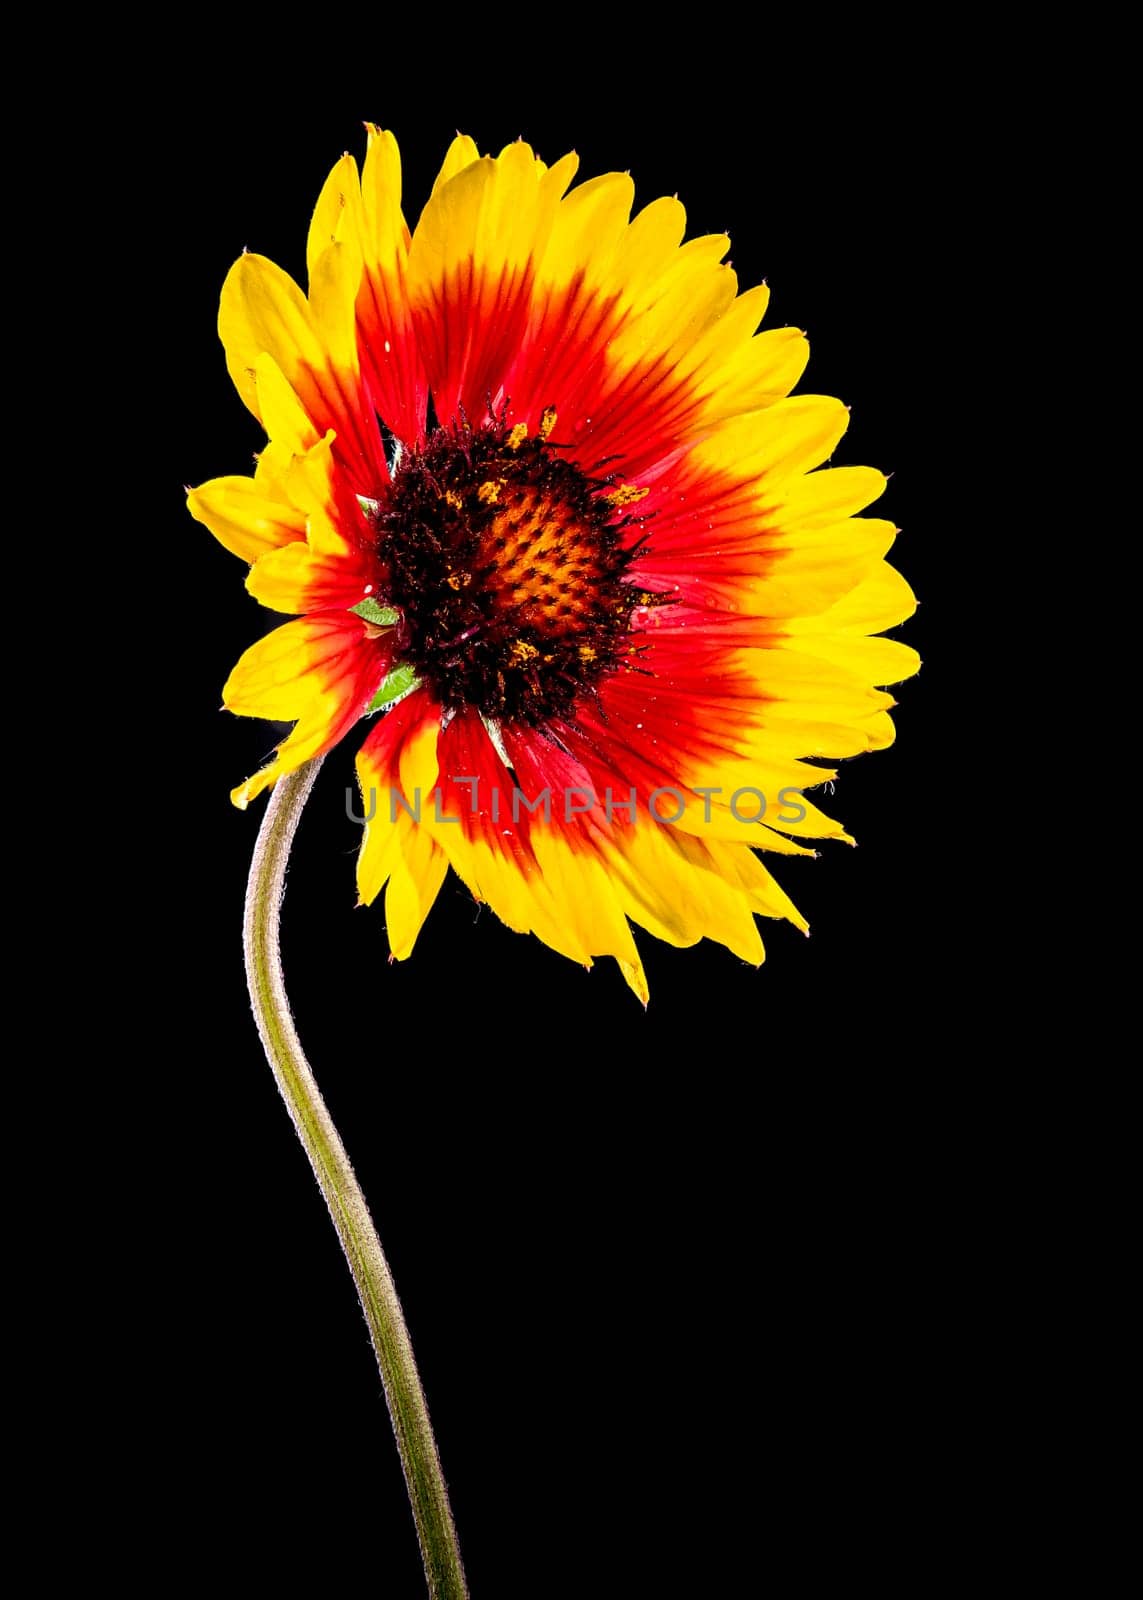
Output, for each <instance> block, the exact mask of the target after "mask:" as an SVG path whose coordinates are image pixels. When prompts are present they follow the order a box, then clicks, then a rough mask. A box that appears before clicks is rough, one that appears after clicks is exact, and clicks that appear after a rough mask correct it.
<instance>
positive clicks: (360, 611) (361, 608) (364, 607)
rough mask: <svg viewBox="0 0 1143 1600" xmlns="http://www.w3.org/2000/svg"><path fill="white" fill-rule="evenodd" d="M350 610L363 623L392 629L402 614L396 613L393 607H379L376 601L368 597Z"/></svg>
mask: <svg viewBox="0 0 1143 1600" xmlns="http://www.w3.org/2000/svg"><path fill="white" fill-rule="evenodd" d="M349 609H350V610H351V611H352V612H353V615H354V616H355V617H360V618H361V619H362V621H363V622H372V623H375V624H376V626H377V627H379V628H391V627H392V626H393V624H394V623H395V622H396V620H397V618H398V617H399V616H400V612H399V611H394V610H393V607H392V606H379V605H378V604H377V602H376V600H372V599H370V598H369V597H368V596H366V598H365V599H364V600H359V601H358V603H357V604H356V605H355V606H350V608H349Z"/></svg>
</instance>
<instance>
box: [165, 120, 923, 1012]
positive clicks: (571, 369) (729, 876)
mask: <svg viewBox="0 0 1143 1600" xmlns="http://www.w3.org/2000/svg"><path fill="white" fill-rule="evenodd" d="M576 164H577V163H576V158H575V156H574V155H569V156H565V157H564V159H563V160H562V161H559V162H557V163H556V164H555V166H552V167H548V166H546V165H545V164H544V163H543V162H542V161H540V160H539V159H538V158H537V157H536V156H535V155H534V154H533V152H532V150H531V149H530V148H529V147H528V146H527V145H526V144H523V143H517V144H514V145H510V146H509V147H508V148H507V149H505V150H504V151H502V152H501V154H500V155H499V156H498V157H495V158H492V157H487V156H485V157H481V156H480V155H479V154H478V152H477V149H476V147H475V145H474V144H473V142H472V141H471V140H470V139H468V138H465V137H461V136H458V137H457V139H456V140H455V141H454V142H453V144H452V145H451V147H450V149H449V151H448V154H447V156H446V158H445V162H444V165H443V167H442V169H441V172H440V176H439V177H438V179H437V181H436V184H435V186H434V188H433V191H432V195H431V197H430V199H429V201H428V204H427V205H426V206H425V209H424V211H423V212H422V214H421V217H420V221H419V222H418V223H417V226H416V229H415V230H414V231H413V232H412V234H410V231H409V229H408V227H407V226H406V223H405V220H404V217H403V215H402V211H401V173H400V160H399V156H398V151H397V146H396V143H395V141H394V139H393V137H392V135H391V134H389V133H386V132H382V131H381V130H380V129H377V128H374V127H370V128H369V130H368V151H367V154H366V158H365V163H364V166H363V168H362V169H361V171H360V174H359V172H358V168H357V164H356V162H355V161H354V159H353V158H352V157H351V156H348V155H347V156H345V157H343V158H342V160H341V161H340V162H338V164H337V166H336V167H335V168H334V169H333V172H332V173H331V174H330V177H329V179H328V181H327V182H326V184H325V187H324V188H323V190H322V193H321V196H320V198H319V200H318V203H317V207H316V210H315V212H314V215H313V220H312V223H311V226H310V232H309V241H308V250H307V264H308V271H309V292H308V295H304V294H303V293H302V292H301V290H300V289H299V288H298V287H297V285H296V284H295V283H294V282H293V281H292V279H290V278H289V277H288V276H287V275H286V274H285V273H283V272H282V271H281V270H280V269H279V268H277V267H276V266H274V264H273V263H272V262H270V261H268V260H266V259H264V258H263V257H261V256H257V255H244V256H242V258H241V259H240V260H239V261H238V262H237V263H236V264H235V266H234V267H233V269H232V270H231V272H230V274H229V276H228V278H227V280H226V284H225V286H224V288H223V293H222V306H221V312H220V318H219V329H220V333H221V336H222V340H223V344H224V345H225V348H226V355H227V363H228V366H229V370H230V373H231V376H232V377H233V379H234V382H235V384H236V385H237V387H238V390H239V393H240V394H241V395H242V398H243V399H244V400H245V402H246V404H247V405H248V406H249V407H250V409H251V411H252V412H253V413H254V415H255V416H256V417H257V418H258V419H259V420H260V422H261V423H262V425H263V426H264V428H265V430H266V433H267V436H268V443H267V445H266V447H265V449H264V450H263V451H262V453H261V455H260V456H259V457H258V461H257V467H256V470H255V473H254V475H253V477H227V478H218V479H215V480H213V481H212V482H210V483H207V484H204V485H203V486H202V487H201V488H199V489H197V490H194V491H192V493H191V496H190V508H191V511H192V514H193V515H194V516H195V517H197V518H198V519H199V520H200V521H201V522H204V523H205V524H206V525H207V526H208V527H209V528H210V529H211V530H212V532H213V533H214V534H215V535H216V536H217V537H218V538H219V539H220V540H221V541H222V543H223V544H224V545H226V546H227V548H228V549H230V550H232V551H233V552H234V553H235V554H236V555H238V556H240V557H242V558H243V559H244V560H245V561H247V562H249V563H250V564H251V567H250V574H249V577H248V579H247V585H248V587H249V589H250V591H251V593H252V594H254V595H255V596H256V597H257V599H259V600H260V601H261V602H262V603H263V604H264V605H266V606H268V607H270V608H271V609H272V610H275V611H278V612H285V613H289V614H293V615H294V616H295V618H296V620H293V621H290V622H287V623H285V624H284V625H282V626H280V627H278V628H277V629H276V630H275V631H273V632H272V633H270V634H268V635H267V636H266V637H265V638H263V639H262V640H260V641H259V642H258V643H257V644H255V645H254V646H253V647H252V648H251V649H250V650H248V651H247V652H246V654H245V655H244V656H243V657H242V659H241V660H240V661H239V663H238V665H237V667H236V668H235V670H234V672H233V673H232V674H231V676H230V679H229V681H228V682H227V684H226V687H225V690H224V703H225V704H226V706H227V707H228V708H229V709H230V710H232V711H235V712H238V713H239V714H242V715H247V716H258V717H266V718H271V719H276V720H285V721H292V722H294V723H295V727H294V730H293V732H292V733H291V734H290V735H289V737H288V738H287V739H286V740H285V741H284V742H283V743H282V745H281V746H280V747H279V748H278V750H277V752H276V755H275V757H274V759H273V761H271V763H270V764H269V765H268V766H266V767H265V768H263V770H262V771H261V772H259V773H257V774H256V775H255V776H254V777H252V778H250V779H248V780H247V782H246V783H244V784H243V785H241V787H240V788H238V789H237V790H235V793H234V798H235V801H236V803H237V804H239V805H242V806H244V805H245V804H246V803H247V802H248V801H249V800H250V799H251V798H252V797H253V796H255V795H257V794H258V793H259V792H260V791H261V790H263V789H265V788H267V787H268V786H269V785H271V784H273V783H274V782H275V780H276V779H277V778H278V777H280V776H281V775H282V774H283V773H286V772H289V771H291V770H293V769H294V768H296V767H297V766H299V765H300V764H301V763H302V762H304V761H306V760H308V759H310V758H311V757H313V756H316V755H319V754H321V753H322V752H324V751H326V750H328V749H329V748H330V747H331V746H332V745H333V744H335V743H336V742H337V741H338V740H340V739H341V737H342V736H343V735H344V734H346V733H347V732H348V731H349V730H350V729H351V728H352V727H353V725H354V724H355V723H357V722H358V721H360V720H361V719H362V718H364V717H370V718H371V722H370V727H369V732H368V734H367V736H366V738H365V741H364V744H363V745H362V747H361V750H360V753H359V756H358V773H359V777H360V781H361V786H362V790H363V793H364V796H365V806H366V815H367V816H368V818H369V821H368V823H367V826H366V831H365V838H364V842H363V845H362V850H361V855H360V860H359V865H358V887H359V892H360V896H361V898H362V900H364V901H366V902H370V901H372V900H374V899H375V898H376V897H377V896H378V895H379V894H380V892H381V891H382V889H384V891H385V909H386V919H387V924H388V931H389V939H390V945H391V948H392V951H393V953H394V955H395V956H397V957H405V956H407V955H409V953H410V952H411V950H412V948H413V945H414V942H415V940H416V938H417V934H418V932H419V930H420V928H421V926H422V924H423V922H424V919H425V916H426V915H427V913H428V911H429V908H430V907H431V905H432V903H433V900H434V899H435V898H436V895H437V892H438V891H439V889H440V886H441V883H442V881H443V879H444V876H445V874H446V872H447V870H448V868H449V867H450V866H451V867H452V868H453V869H454V871H455V872H456V873H457V874H458V875H459V877H460V878H461V879H462V880H463V881H464V883H465V884H466V885H467V886H468V888H469V889H470V890H471V892H472V893H473V894H474V895H475V896H476V897H477V899H479V900H482V901H487V902H488V904H489V905H490V906H491V907H492V909H493V910H494V911H495V912H496V913H497V914H498V915H499V916H500V917H501V918H502V919H503V920H504V921H505V922H506V923H507V924H508V925H509V926H510V927H512V928H515V929H518V930H520V931H530V932H533V933H535V934H537V935H538V936H539V937H540V938H541V939H542V940H544V941H545V942H546V943H547V944H549V945H551V946H552V947H553V948H554V949H556V950H558V951H561V952H562V953H563V954H565V955H567V956H569V957H571V958H572V959H573V960H575V961H578V962H581V963H583V964H584V965H585V966H590V965H591V961H592V958H593V957H594V956H599V955H610V956H614V957H615V959H616V960H617V961H618V962H619V964H620V967H621V969H622V971H623V973H624V976H625V977H626V979H627V981H628V983H629V984H630V985H631V987H632V988H633V989H634V990H635V992H636V993H637V994H639V995H640V996H641V997H642V998H643V999H646V993H647V991H646V983H645V979H644V976H643V968H642V963H641V961H640V958H639V954H638V951H637V949H636V947H635V943H634V939H633V937H632V932H631V926H630V924H631V923H636V924H638V925H639V926H641V927H643V928H645V929H647V930H648V931H649V932H651V933H653V934H655V935H657V936H658V937H659V938H662V939H665V940H668V941H669V942H670V943H672V944H676V945H689V944H694V943H696V942H697V941H698V940H699V939H701V938H704V937H706V938H711V939H715V940H717V941H719V942H720V943H722V944H724V945H726V946H727V947H728V948H729V949H731V950H732V951H734V952H735V953H736V954H737V955H739V956H741V957H742V958H743V959H745V960H747V961H750V962H753V963H758V962H760V961H761V960H762V956H763V950H762V943H761V940H760V938H759V934H758V930H757V926H756V924H755V920H754V917H755V914H756V913H761V914H763V915H767V916H773V917H784V918H787V919H789V920H790V921H792V922H794V923H795V924H796V925H798V926H799V927H803V928H804V927H805V923H804V921H803V919H802V918H801V917H800V915H799V913H798V912H797V910H796V909H795V908H794V906H793V905H792V904H791V902H790V901H789V899H788V898H787V897H786V895H785V894H784V893H783V892H782V890H781V889H780V888H779V887H778V885H777V884H776V883H775V881H774V879H773V878H772V877H771V875H770V873H769V872H768V871H767V869H766V867H765V866H764V865H763V864H762V862H761V861H760V860H759V858H758V856H757V855H756V854H755V851H756V850H764V851H773V852H779V853H785V854H808V853H812V852H811V851H810V850H809V849H808V847H807V845H806V844H805V843H803V842H802V841H804V840H807V839H814V838H821V837H834V838H840V839H845V838H846V835H845V833H844V832H843V831H842V829H841V827H840V825H839V824H837V823H835V822H832V821H831V820H830V819H829V818H828V817H826V816H825V815H823V813H822V812H821V811H820V810H818V808H817V807H816V805H815V804H814V803H813V802H812V801H811V799H810V798H809V797H808V795H807V793H806V791H807V790H808V789H811V788H813V787H814V786H815V785H818V784H821V783H823V782H824V781H826V780H827V779H829V778H831V777H832V776H833V775H834V774H833V772H832V770H831V769H830V768H829V767H827V766H822V765H818V764H815V763H816V762H817V760H818V759H819V758H823V757H824V758H826V759H827V760H829V759H835V758H838V757H844V756H850V755H855V754H857V753H859V752H860V751H863V750H871V749H878V748H880V747H882V746H884V745H887V744H889V743H890V742H891V740H892V738H893V728H892V724H891V722H890V719H889V715H888V710H889V708H890V706H891V705H892V703H893V702H892V700H891V699H890V697H889V696H888V695H887V694H885V693H884V692H883V690H882V688H881V687H880V686H882V685H884V684H887V683H894V682H897V681H898V680H899V679H901V678H903V677H907V676H908V675H909V674H910V673H912V672H914V671H915V670H916V667H917V664H918V662H917V657H916V655H915V653H914V652H913V651H912V650H910V649H909V648H908V647H907V646H906V645H903V644H900V643H898V642H897V641H895V640H889V639H885V638H880V637H875V635H876V634H878V633H879V631H880V630H883V629H885V628H889V627H892V626H894V625H895V624H896V623H898V622H900V621H902V620H903V619H904V618H905V617H907V616H908V615H909V614H910V613H911V612H912V610H913V606H914V601H913V597H912V595H911V593H910V591H909V589H908V586H907V585H906V584H905V582H904V581H903V580H902V579H901V578H900V577H899V576H898V574H897V573H896V572H895V571H894V570H893V568H892V567H890V566H889V565H888V564H887V563H886V562H885V560H884V556H885V553H886V551H887V550H888V548H889V546H890V544H891V543H892V540H893V537H894V532H895V530H894V528H893V527H892V525H891V524H889V523H887V522H883V521H878V520H874V519H870V518H863V517H857V516H855V513H857V512H860V511H862V510H863V509H864V508H865V507H867V506H868V505H869V504H870V503H871V502H872V501H873V500H875V499H876V498H877V496H878V495H879V494H880V493H881V492H882V489H883V488H884V483H885V480H884V478H883V477H882V476H881V474H880V473H878V472H875V471H873V470H871V469H869V468H864V467H842V468H833V469H825V468H822V463H823V462H824V461H826V459H827V458H828V457H829V456H830V455H831V453H832V452H833V450H834V448H835V447H836V445H837V443H838V441H839V440H840V438H841V436H842V434H843V433H844V431H845V427H846V421H847V413H846V410H845V408H844V407H843V406H842V405H841V404H840V403H839V402H838V401H836V400H831V399H827V398H823V397H820V396H816V395H802V396H797V397H791V396H790V391H791V389H792V388H793V387H794V385H795V383H796V382H797V381H798V379H799V377H800V376H801V373H802V369H803V367H804V365H805V361H806V355H807V347H806V342H805V339H804V338H803V336H802V334H801V333H800V332H799V331H798V330H797V329H793V328H778V329H773V330H770V331H767V332H763V333H759V332H757V331H756V330H757V328H758V325H759V322H760V321H761V318H762V314H763V312H764V310H765V307H766V302H767V298H768V293H767V290H766V288H765V287H759V288H754V289H749V290H747V291H746V292H745V293H742V294H739V293H738V285H737V280H736V278H735V275H734V273H733V272H732V270H731V269H730V268H729V267H728V266H726V265H724V264H723V258H724V257H725V255H726V252H727V249H728V247H729V241H728V240H727V239H726V238H725V237H724V236H721V235H720V236H713V237H704V238H698V239H692V240H690V241H689V242H687V243H683V233H684V220H685V219H684V213H683V209H682V207H681V205H680V204H679V202H678V201H677V200H668V199H661V200H657V201H654V202H653V203H652V204H651V205H649V206H647V207H646V208H645V209H643V210H642V211H640V212H639V213H638V214H637V215H636V216H634V217H632V216H631V210H632V202H633V188H632V184H631V180H630V179H629V178H628V177H626V176H624V175H621V174H619V173H610V174H607V175H605V176H603V177H599V178H595V179H592V180H590V181H588V182H586V183H583V184H580V185H579V186H578V187H576V188H570V189H569V185H570V184H571V181H572V178H573V176H574V174H575V169H576Z"/></svg>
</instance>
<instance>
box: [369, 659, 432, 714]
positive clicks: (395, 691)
mask: <svg viewBox="0 0 1143 1600" xmlns="http://www.w3.org/2000/svg"><path fill="white" fill-rule="evenodd" d="M420 681H421V680H420V678H418V677H417V675H416V673H415V672H414V671H413V669H412V667H409V666H405V667H394V668H393V670H392V672H391V673H390V674H389V676H388V677H387V678H386V679H385V682H384V683H383V684H382V685H381V687H380V689H378V691H377V693H376V694H375V695H374V696H373V699H372V700H371V701H370V702H369V704H368V706H367V707H366V708H365V710H366V715H368V714H369V712H371V711H380V710H381V708H382V706H389V705H392V704H393V701H394V700H400V699H401V697H402V695H406V694H408V693H409V691H410V690H412V689H415V688H416V687H417V685H418V684H419V683H420Z"/></svg>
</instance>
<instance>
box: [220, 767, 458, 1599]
mask: <svg viewBox="0 0 1143 1600" xmlns="http://www.w3.org/2000/svg"><path fill="white" fill-rule="evenodd" d="M320 766H321V760H320V758H319V759H318V760H316V761H310V762H308V763H307V764H306V765H305V766H303V767H301V768H299V770H298V771H297V772H293V773H290V774H289V775H288V776H287V777H284V778H279V779H278V782H277V784H276V785H275V787H274V791H273V793H272V794H271V796H270V803H269V806H268V807H267V810H266V815H265V818H264V819H263V822H262V827H261V830H260V831H259V834H258V842H257V844H256V845H255V847H254V860H253V862H252V863H251V867H250V878H249V882H248V883H247V886H246V920H245V925H244V940H245V946H246V979H247V982H248V984H249V986H250V999H251V1003H252V1004H253V1007H254V1016H255V1018H256V1020H257V1023H258V1032H259V1033H260V1034H261V1036H262V1043H263V1045H264V1047H265V1050H266V1055H267V1057H268V1059H269V1062H270V1066H271V1067H272V1069H273V1072H274V1079H275V1081H276V1083H277V1085H278V1088H279V1090H280V1091H281V1095H282V1099H283V1100H284V1101H285V1102H286V1109H287V1110H288V1111H289V1113H290V1116H291V1118H292V1119H293V1123H294V1127H295V1128H296V1129H297V1134H298V1138H299V1139H300V1140H301V1141H302V1144H303V1146H304V1147H305V1152H306V1154H307V1156H309V1159H310V1166H311V1167H312V1168H313V1172H314V1177H315V1178H316V1179H317V1181H318V1187H319V1188H320V1190H321V1192H322V1194H323V1195H324V1196H325V1203H326V1205H327V1206H328V1207H329V1214H330V1216H331V1217H332V1218H333V1225H334V1227H335V1228H336V1229H337V1236H338V1238H339V1239H340V1240H341V1248H342V1250H343V1251H344V1252H345V1259H346V1260H347V1261H348V1263H349V1270H350V1271H351V1272H352V1274H353V1281H354V1283H355V1284H356V1285H357V1293H358V1296H359V1297H360V1300H361V1308H362V1310H363V1311H364V1313H365V1320H366V1322H367V1323H368V1324H369V1333H370V1336H371V1337H372V1340H373V1349H374V1351H375V1352H376V1355H377V1365H378V1367H379V1368H380V1369H381V1382H382V1383H383V1385H384V1387H385V1399H386V1401H387V1402H388V1405H389V1416H390V1417H391V1419H392V1422H393V1431H394V1433H395V1434H396V1435H397V1449H398V1451H399V1452H400V1456H401V1465H402V1467H403V1469H404V1472H405V1483H406V1485H407V1486H408V1490H409V1499H410V1501H411V1502H412V1507H413V1517H414V1519H415V1520H416V1524H417V1537H418V1539H419V1540H420V1545H421V1558H422V1560H423V1562H424V1566H425V1576H426V1578H427V1580H428V1585H429V1594H430V1595H431V1596H432V1597H433V1600H466V1597H467V1595H468V1588H467V1585H466V1583H465V1579H464V1568H463V1566H462V1564H461V1559H460V1547H459V1545H458V1543H457V1538H456V1528H455V1527H454V1525H453V1520H452V1511H451V1510H450V1508H449V1502H448V1490H447V1489H446V1487H445V1481H444V1474H443V1473H442V1472H441V1464H440V1457H439V1456H438V1454H437V1446H436V1440H435V1439H434V1438H433V1430H432V1426H431V1424H430V1422H429V1412H428V1407H427V1406H426V1404H425V1395H424V1391H423V1389H422V1388H421V1380H420V1377H419V1375H418V1373H417V1364H416V1361H415V1359H414V1357H413V1347H412V1344H411V1343H410V1341H409V1331H408V1329H407V1328H406V1326H405V1318H404V1316H403V1315H402V1312H401V1303H400V1301H399V1300H398V1299H397V1291H396V1289H395V1288H394V1286H393V1277H392V1274H391V1273H390V1271H389V1264H388V1262H387V1261H386V1260H385V1255H384V1252H383V1251H382V1249H381V1241H380V1240H379V1239H378V1237H377V1231H376V1229H375V1228H374V1226H373V1221H372V1218H371V1217H370V1215H369V1209H368V1207H367V1206H366V1204H365V1196H364V1195H363V1194H362V1192H361V1189H360V1186H359V1185H358V1182H357V1179H356V1178H355V1177H354V1175H353V1168H352V1167H351V1166H350V1164H349V1157H348V1156H347V1155H346V1153H345V1148H344V1146H343V1145H342V1142H341V1140H340V1138H339V1137H338V1132H337V1129H336V1128H335V1127H334V1125H333V1121H332V1119H331V1117H330V1114H329V1112H328V1111H327V1110H326V1108H325V1103H324V1101H323V1100H322V1097H321V1094H320V1092H319V1090H318V1086H317V1083H316V1081H315V1079H314V1075H313V1073H312V1072H311V1070H310V1066H309V1063H308V1062H307V1060H306V1058H305V1056H304V1054H303V1053H302V1047H301V1044H300V1042H299V1040H298V1035H297V1032H296V1030H295V1028H294V1023H293V1018H292V1017H291V1016H290V1004H289V1000H288V999H287V996H286V988H285V984H284V982H283V980H282V963H281V954H280V950H279V940H278V914H279V911H280V908H281V904H282V895H283V892H284V889H285V879H286V863H287V861H288V860H289V855H290V846H291V844H292V843H293V839H294V834H295V832H296V831H297V826H298V821H299V819H300V817H301V814H302V807H303V806H304V805H305V803H306V800H307V798H308V796H309V792H310V790H311V789H312V787H313V782H314V779H315V778H316V777H317V772H318V768H319V767H320Z"/></svg>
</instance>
